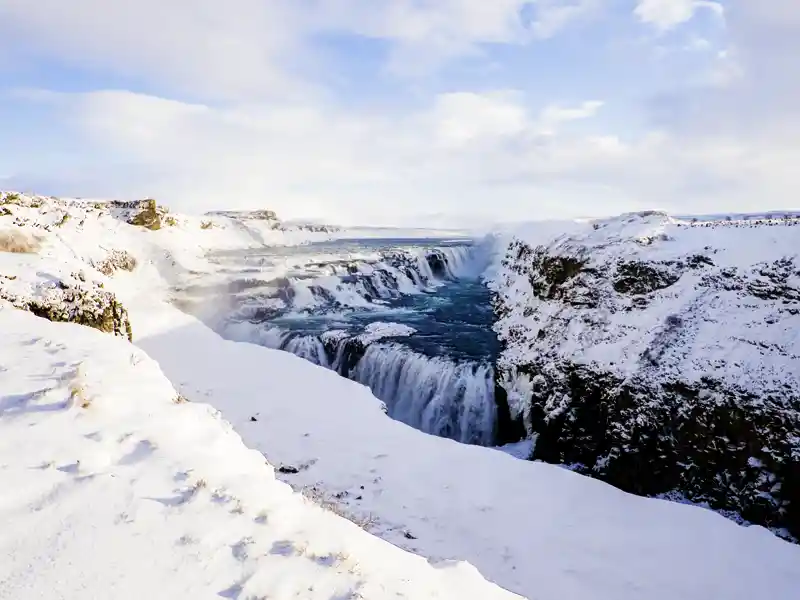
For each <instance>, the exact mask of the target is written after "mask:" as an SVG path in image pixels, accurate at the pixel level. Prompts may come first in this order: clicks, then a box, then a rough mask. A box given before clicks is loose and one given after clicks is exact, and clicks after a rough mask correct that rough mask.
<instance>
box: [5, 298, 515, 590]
mask: <svg viewBox="0 0 800 600" xmlns="http://www.w3.org/2000/svg"><path fill="white" fill-rule="evenodd" d="M0 330H2V331H3V345H2V349H0V352H1V353H2V362H3V365H4V366H5V367H6V368H5V369H4V370H3V371H2V372H0V389H2V390H3V394H4V395H3V398H2V402H0V417H2V418H0V457H2V464H3V469H2V471H0V473H2V474H1V475H0V480H1V481H2V485H3V490H4V496H3V503H2V507H0V516H2V520H3V523H4V524H5V525H4V527H3V529H2V531H0V551H1V552H2V553H3V556H4V557H5V558H4V560H3V561H0V584H2V591H3V594H4V596H7V597H9V598H33V597H41V598H50V597H52V598H55V597H56V596H58V597H70V598H78V597H103V596H105V597H109V596H111V597H114V598H142V597H149V598H164V599H167V598H171V599H172V598H214V597H226V598H266V597H269V598H296V597H302V598H308V599H313V598H319V599H324V600H330V598H332V597H336V598H359V597H361V598H387V599H388V598H398V597H400V598H451V599H452V600H460V599H461V598H475V599H476V600H478V599H481V600H482V599H483V598H497V599H500V598H508V599H509V600H510V599H511V598H516V597H518V596H514V595H513V594H510V593H507V592H504V591H503V590H501V589H499V588H498V587H496V586H494V585H491V584H488V583H486V582H485V581H484V580H483V579H482V578H481V577H480V575H479V574H478V573H477V571H476V570H475V569H474V568H473V567H470V566H469V565H466V564H464V563H439V564H438V565H431V564H428V563H427V562H426V561H425V560H424V559H422V558H420V557H416V556H412V555H411V554H408V553H405V552H403V551H401V550H399V549H397V548H395V547H394V546H391V545H390V544H388V543H386V542H383V541H381V540H379V539H377V538H375V537H373V536H370V535H369V534H367V533H365V532H364V531H362V530H361V529H359V528H358V527H357V526H356V525H354V524H352V523H349V522H348V521H346V520H344V519H342V518H340V517H338V516H336V515H334V514H333V513H330V512H326V511H324V510H322V509H321V508H319V507H317V506H316V505H314V504H313V503H312V502H310V501H308V500H306V499H305V498H304V497H303V496H301V495H300V494H297V493H294V492H292V490H291V488H290V487H289V486H287V485H285V484H283V483H280V482H278V481H276V480H275V477H274V472H273V469H272V468H271V467H270V466H268V465H266V464H265V462H264V458H263V456H262V455H261V454H260V453H259V452H256V451H253V450H248V449H247V448H245V446H244V445H243V444H242V442H241V439H240V438H239V436H238V435H236V433H235V432H234V431H233V430H232V429H231V427H230V425H228V424H227V423H225V422H224V421H222V420H221V417H220V415H219V413H217V412H216V411H214V410H213V409H211V408H210V407H208V406H206V405H203V404H193V403H186V402H185V401H183V400H182V399H181V397H180V396H179V395H178V394H177V393H176V392H175V391H174V389H173V388H172V386H171V385H170V383H169V382H168V381H167V380H166V378H165V377H164V376H163V375H162V373H161V371H160V370H159V368H158V365H157V364H156V363H155V362H154V361H153V360H151V359H150V358H148V357H147V356H146V355H145V354H144V353H143V352H142V351H140V350H138V349H136V348H134V347H132V346H130V345H129V344H127V343H124V342H121V341H119V340H116V339H113V338H112V337H110V336H107V335H104V334H101V333H99V332H96V331H93V330H91V329H89V328H84V327H80V326H77V325H71V324H65V325H56V324H52V323H49V322H47V321H45V320H43V319H38V318H36V317H34V316H32V315H29V314H26V313H22V312H20V311H16V310H14V309H12V308H10V307H9V306H8V305H5V306H2V307H0ZM12 457H14V458H13V460H10V459H12ZM12 490H13V491H12Z"/></svg>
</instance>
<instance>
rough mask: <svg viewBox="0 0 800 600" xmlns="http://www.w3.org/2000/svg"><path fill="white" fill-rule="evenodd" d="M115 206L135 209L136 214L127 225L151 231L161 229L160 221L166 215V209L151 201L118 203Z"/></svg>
mask: <svg viewBox="0 0 800 600" xmlns="http://www.w3.org/2000/svg"><path fill="white" fill-rule="evenodd" d="M115 205H124V206H122V208H134V209H136V210H137V211H138V212H136V213H135V214H134V215H133V216H132V217H130V218H129V219H128V223H130V224H131V225H137V226H139V227H145V228H146V229H151V230H153V231H157V230H159V229H161V225H162V223H161V219H162V217H163V216H164V215H166V213H167V211H166V209H164V208H162V207H160V206H158V204H156V201H155V200H152V199H147V200H141V201H136V202H118V203H115Z"/></svg>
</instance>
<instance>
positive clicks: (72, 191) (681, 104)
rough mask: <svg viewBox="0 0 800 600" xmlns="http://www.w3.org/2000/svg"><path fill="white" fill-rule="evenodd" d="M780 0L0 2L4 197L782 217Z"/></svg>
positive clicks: (482, 213) (790, 158)
mask: <svg viewBox="0 0 800 600" xmlns="http://www.w3.org/2000/svg"><path fill="white" fill-rule="evenodd" d="M798 56H800V7H799V6H798V5H797V0H758V1H756V0H720V1H712V0H533V1H529V0H226V1H225V2H220V1H218V0H137V1H136V2H129V1H127V0H69V2H66V1H64V0H37V1H36V2H32V1H31V0H0V124H2V126H0V189H15V190H21V191H31V192H36V193H41V194H49V195H58V196H73V197H92V198H111V197H113V198H125V199H132V198H144V197H154V198H156V199H158V200H159V202H162V203H164V204H166V205H167V206H169V207H170V208H171V209H173V210H179V211H184V212H192V213H199V212H204V211H207V210H212V209H223V208H242V209H244V208H270V209H274V210H276V211H277V212H278V213H279V215H281V216H283V217H286V218H299V219H315V220H325V221H331V222H337V223H342V224H375V225H378V224H381V225H384V224H402V225H411V224H414V225H432V226H437V227H440V226H446V225H448V224H453V225H463V224H482V223H487V222H500V221H503V222H508V221H527V220H534V219H543V218H568V217H582V216H603V215H611V214H617V213H620V212H625V211H631V210H644V209H663V210H668V211H672V212H676V213H707V212H720V211H763V210H773V209H797V208H800V206H799V205H798V200H797V197H798V191H800V170H799V169H798V168H797V165H798V164H800V141H798V140H800V60H798V59H797V57H798Z"/></svg>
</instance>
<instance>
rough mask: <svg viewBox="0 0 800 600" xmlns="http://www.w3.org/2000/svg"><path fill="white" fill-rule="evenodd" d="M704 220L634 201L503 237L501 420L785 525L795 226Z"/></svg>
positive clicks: (633, 485) (591, 461)
mask: <svg viewBox="0 0 800 600" xmlns="http://www.w3.org/2000/svg"><path fill="white" fill-rule="evenodd" d="M787 225H789V224H787ZM713 233H714V235H709V228H708V227H691V226H689V224H683V223H678V222H673V221H672V220H671V219H670V218H668V217H667V216H666V215H662V214H658V213H649V214H646V215H626V216H624V217H620V218H617V219H611V220H608V221H603V222H598V223H596V224H595V225H594V227H591V226H588V225H587V227H586V229H585V230H584V231H582V232H581V233H578V234H575V235H572V236H567V237H564V238H561V239H558V240H556V241H553V242H551V243H549V244H547V245H542V246H532V245H529V244H527V243H525V242H524V241H521V240H516V241H515V242H513V243H512V244H511V246H510V247H509V250H508V253H507V255H506V258H505V260H504V261H503V266H502V268H501V271H500V273H499V276H498V278H497V280H496V281H495V283H494V291H495V296H494V308H495V312H496V315H497V317H498V322H497V324H496V330H497V332H498V335H499V337H500V339H501V342H502V345H503V350H502V353H501V358H500V361H499V364H498V372H499V377H500V383H501V385H502V386H503V388H504V389H505V391H506V396H507V398H508V404H509V410H510V413H511V416H512V420H513V423H512V424H510V425H509V427H512V428H513V427H517V428H520V429H521V428H524V429H525V430H526V431H527V433H528V434H529V435H537V436H538V437H537V442H536V449H535V458H539V459H542V460H545V461H548V462H554V463H566V464H569V465H571V466H573V467H574V468H575V469H576V470H578V471H580V472H582V473H584V474H587V475H592V476H594V477H598V478H601V479H604V480H606V481H608V482H610V483H612V484H614V485H616V486H618V487H620V488H622V489H624V490H627V491H630V492H634V493H638V494H643V495H660V494H671V495H679V496H682V497H684V498H687V499H688V500H690V501H693V502H699V503H707V504H708V505H710V506H711V507H713V508H716V509H720V510H724V511H731V512H733V513H735V514H736V515H739V516H741V517H742V518H744V519H746V520H748V521H750V522H754V523H758V524H763V525H767V526H770V527H772V528H775V529H777V530H780V529H782V530H784V531H787V532H789V533H790V534H791V535H793V536H795V537H800V338H798V336H797V332H798V331H800V258H799V257H798V251H800V228H797V227H793V226H791V225H789V226H781V227H767V226H765V227H762V228H743V229H739V228H734V227H726V228H717V229H714V230H713Z"/></svg>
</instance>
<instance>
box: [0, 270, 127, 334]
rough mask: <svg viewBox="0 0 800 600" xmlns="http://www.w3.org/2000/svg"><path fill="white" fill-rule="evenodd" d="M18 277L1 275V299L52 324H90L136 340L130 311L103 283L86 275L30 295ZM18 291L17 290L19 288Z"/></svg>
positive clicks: (73, 276) (50, 285)
mask: <svg viewBox="0 0 800 600" xmlns="http://www.w3.org/2000/svg"><path fill="white" fill-rule="evenodd" d="M16 281H17V277H16V276H13V275H12V276H0V299H2V300H6V301H8V302H10V303H11V304H13V305H14V306H15V307H17V308H20V309H23V310H28V311H30V312H32V313H33V314H35V315H37V316H39V317H43V318H45V319H48V320H50V321H58V322H68V323H77V324H79V325H87V326H89V327H93V328H95V329H99V330H100V331H104V332H106V333H111V334H113V335H118V336H121V337H124V338H127V339H128V340H130V341H132V340H133V334H132V331H131V323H130V319H129V318H128V311H127V310H126V309H125V307H123V306H122V304H121V303H120V302H119V301H118V300H117V298H116V296H114V294H112V293H111V292H109V291H107V290H104V289H103V288H102V284H99V283H97V282H94V281H86V279H85V276H84V275H83V274H82V273H73V274H72V275H71V276H70V277H69V278H63V279H60V280H58V281H55V282H46V283H45V282H42V284H41V285H40V286H39V287H38V288H36V289H34V290H32V293H29V291H28V290H26V291H23V289H24V288H23V287H22V286H19V285H15V283H16ZM15 288H16V289H15Z"/></svg>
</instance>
